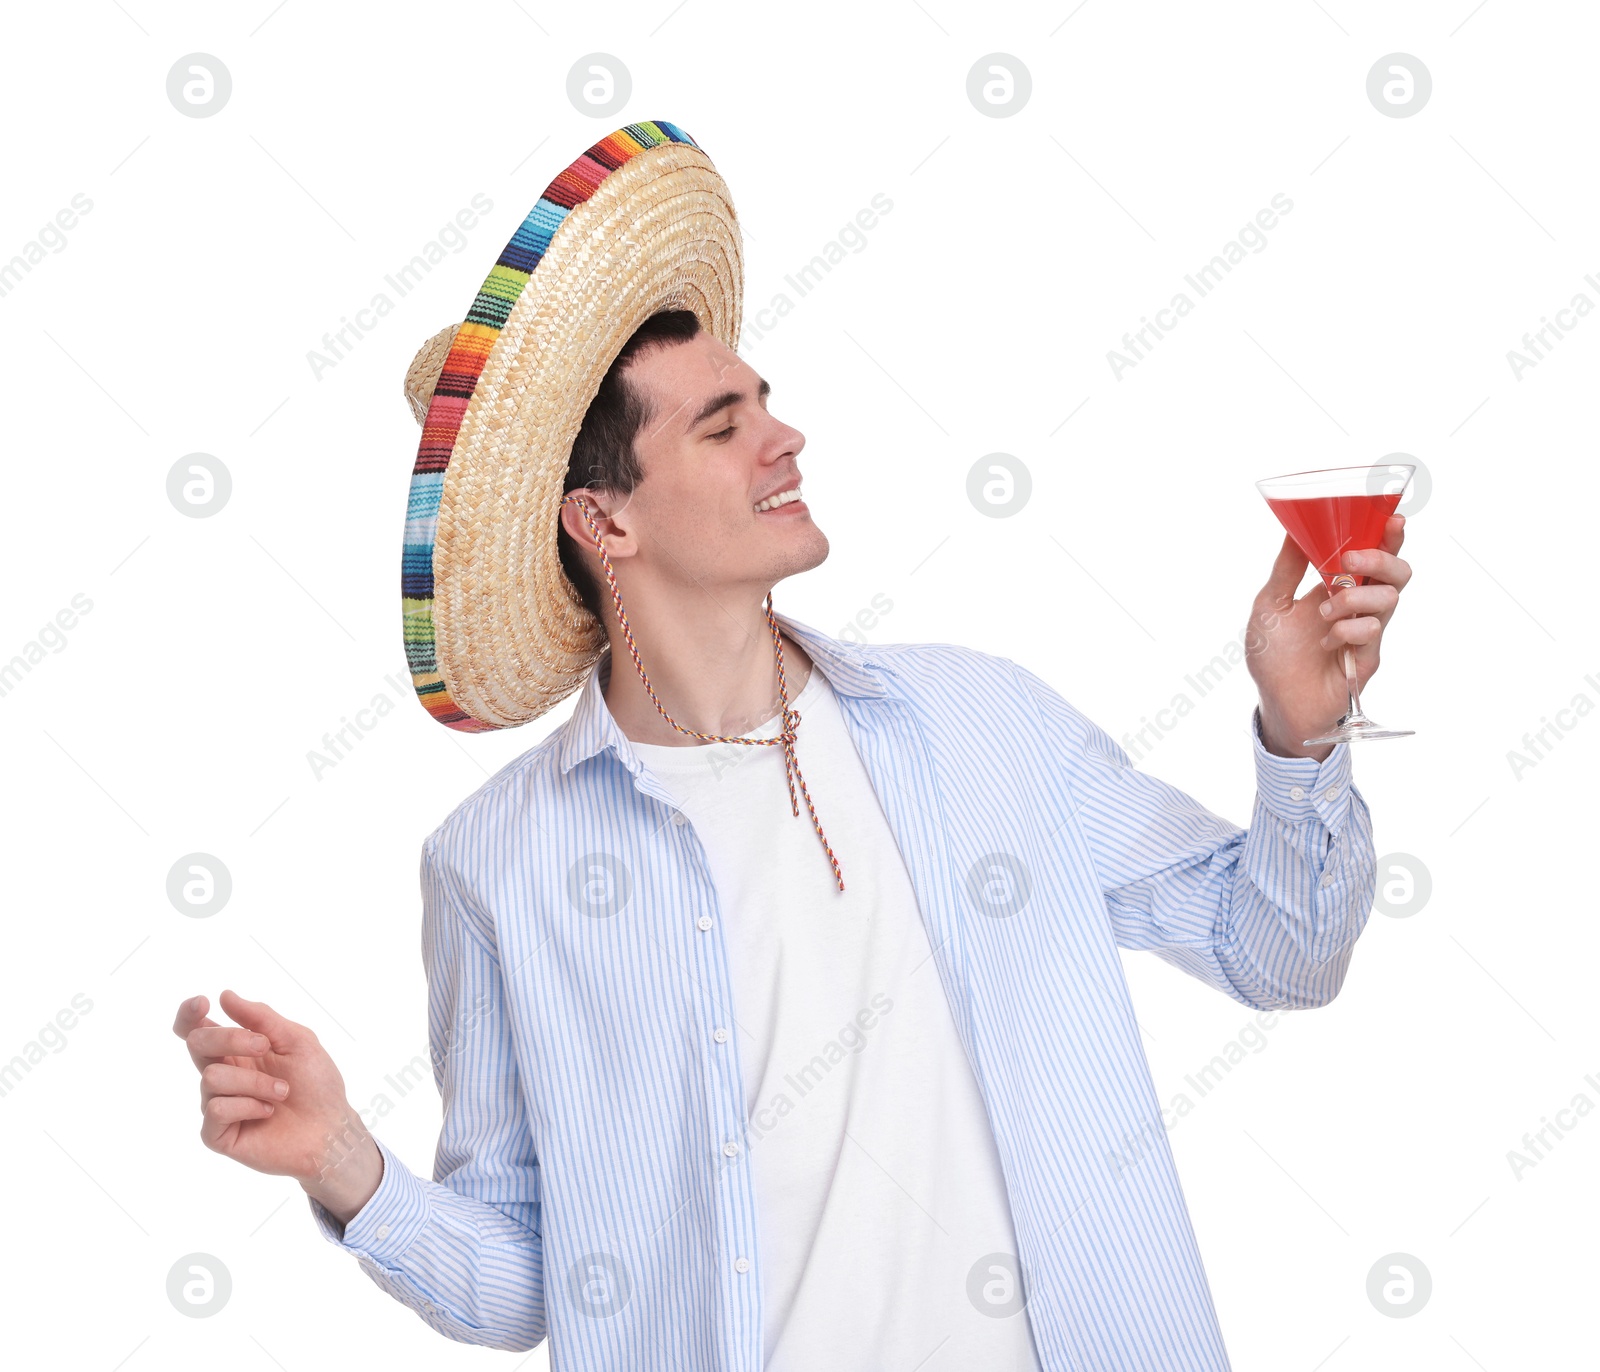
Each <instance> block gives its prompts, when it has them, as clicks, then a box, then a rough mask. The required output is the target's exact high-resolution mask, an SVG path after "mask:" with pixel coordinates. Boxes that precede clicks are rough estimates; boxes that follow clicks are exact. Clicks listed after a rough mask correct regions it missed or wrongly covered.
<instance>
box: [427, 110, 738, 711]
mask: <svg viewBox="0 0 1600 1372" xmlns="http://www.w3.org/2000/svg"><path fill="white" fill-rule="evenodd" d="M743 290H744V262H743V254H742V251H741V244H740V238H739V227H738V219H737V217H736V215H735V213H734V208H733V201H732V197H731V195H730V194H729V192H728V188H727V186H726V184H725V183H724V182H723V180H722V177H721V176H720V175H719V174H718V173H717V170H716V168H715V167H714V166H713V165H712V164H711V160H710V158H708V157H707V156H706V155H705V153H704V152H702V151H701V150H700V148H699V147H698V146H697V145H696V144H695V143H694V142H693V140H692V139H691V138H690V137H689V135H688V134H686V133H684V132H683V131H682V130H681V129H679V128H677V127H676V126H675V125H672V124H669V123H666V122H665V121H662V120H656V121H653V122H650V123H645V124H630V125H628V126H627V127H626V128H623V129H619V130H617V131H616V132H615V133H612V134H610V135H609V136H608V137H606V138H604V139H602V140H601V141H600V142H598V143H596V144H595V145H594V146H593V147H591V148H589V149H588V150H587V151H586V152H585V153H584V154H583V156H582V157H580V158H578V159H577V161H575V162H573V163H572V164H571V166H569V167H568V168H567V169H566V170H565V171H563V172H562V173H561V175H560V176H558V177H556V179H555V180H554V181H552V182H551V183H550V185H549V186H547V187H546V188H545V191H544V194H543V195H542V196H540V198H539V202H538V204H536V205H535V206H534V208H533V210H532V211H531V212H530V213H529V215H528V217H527V219H526V220H524V222H523V224H522V226H521V227H520V228H519V229H518V230H517V233H516V235H515V236H513V238H512V240H511V242H510V243H509V244H507V246H506V248H505V251H504V252H502V253H501V255H500V258H499V260H498V261H497V262H496V263H495V266H494V268H493V269H492V270H491V272H490V273H489V276H488V278H487V279H486V280H485V281H484V284H483V287H482V289H480V291H479V292H478V296H477V298H476V300H475V301H474V302H473V307H472V309H471V310H470V311H469V312H468V315H467V318H466V320H465V322H464V323H462V324H460V325H457V326H452V327H451V328H448V329H443V330H441V331H440V332H439V333H438V334H435V335H434V336H433V337H432V338H431V339H429V340H428V342H427V343H425V344H424V345H423V347H422V349H421V351H419V352H418V354H417V356H416V358H415V359H414V360H413V362H412V364H411V368H410V370H409V371H408V373H407V378H406V390H407V398H408V400H409V401H410V402H411V404H412V408H413V411H414V412H416V411H418V410H419V409H422V408H423V406H424V404H425V413H424V417H423V431H422V442H421V445H420V447H419V448H418V451H417V460H416V465H415V466H414V468H413V469H412V477H411V491H410V500H409V504H408V509H407V521H406V538H405V554H404V566H403V569H402V581H403V587H402V600H403V617H404V630H405V645H406V656H407V660H408V662H409V664H410V668H411V677H412V684H413V686H414V688H415V689H416V692H417V696H418V698H419V699H420V700H421V701H422V703H423V705H424V706H425V707H426V709H427V710H428V712H429V713H430V714H431V715H432V716H433V717H434V718H435V719H437V720H438V721H439V722H440V723H442V724H445V725H448V726H449V727H451V728H454V729H459V730H462V731H463V732H469V733H476V732H481V731H484V730H487V729H505V728H514V727H515V726H517V725H519V724H526V723H527V722H528V721H529V720H531V719H537V718H538V717H539V716H540V715H542V714H544V713H545V712H546V711H547V710H549V709H550V708H551V707H552V706H554V705H555V704H557V703H558V702H559V701H561V700H563V699H564V698H565V697H566V696H568V695H570V694H571V693H572V692H573V691H574V690H576V689H577V688H578V687H579V686H580V685H582V683H583V680H584V678H585V677H586V676H587V674H588V672H589V669H590V668H591V667H592V666H593V665H594V662H595V660H596V659H597V657H598V656H599V654H600V652H601V650H602V649H603V648H604V646H605V635H604V631H603V630H602V628H601V625H600V622H599V621H598V620H597V619H595V617H594V616H593V615H591V614H590V613H589V611H588V610H587V609H585V608H584V606H583V603H582V601H581V599H580V598H579V595H578V591H577V588H576V587H575V586H573V585H572V583H571V582H570V581H569V580H568V578H567V576H566V573H565V571H564V569H563V568H562V566H561V559H560V555H559V553H558V551H557V542H556V533H557V528H558V524H559V515H560V508H561V496H562V486H563V484H564V482H565V478H566V471H567V462H568V459H569V456H570V453H571V449H572V442H573V439H574V438H576V437H577V433H578V429H579V428H580V427H581V426H582V423H583V418H584V415H585V414H586V413H587V411H588V408H589V404H590V402H591V401H592V400H593V399H594V396H595V393H596V392H597V391H598V390H599V389H600V382H601V380H602V379H603V378H604V377H605V374H606V371H607V369H608V368H609V367H610V365H611V363H612V361H613V360H614V359H615V358H616V355H617V353H618V352H620V351H621V349H622V346H623V344H624V343H626V342H627V340H628V338H629V336H630V335H631V334H632V333H633V331H634V330H635V329H637V328H638V327H639V325H640V324H642V323H643V322H644V321H645V320H646V319H648V318H649V317H650V316H651V315H652V314H655V313H657V312H658V311H661V310H671V309H688V310H693V311H694V312H695V314H696V315H697V316H698V318H699V320H700V324H701V327H702V328H704V329H706V330H708V331H709V332H710V333H712V334H713V335H715V336H716V337H717V338H718V339H720V340H721V341H722V342H723V343H725V344H726V345H727V346H728V347H730V348H736V347H737V346H738V339H739V324H740V315H741V309H742V305H743ZM435 378H436V379H435Z"/></svg>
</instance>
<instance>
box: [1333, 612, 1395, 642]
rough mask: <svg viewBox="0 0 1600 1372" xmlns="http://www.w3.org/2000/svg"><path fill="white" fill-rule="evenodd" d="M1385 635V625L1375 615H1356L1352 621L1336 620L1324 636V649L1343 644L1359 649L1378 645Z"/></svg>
mask: <svg viewBox="0 0 1600 1372" xmlns="http://www.w3.org/2000/svg"><path fill="white" fill-rule="evenodd" d="M1382 633H1383V623H1382V621H1380V620H1379V619H1378V618H1377V617H1376V616H1375V615H1356V616H1353V617H1352V618H1350V619H1340V620H1335V621H1334V622H1333V623H1332V624H1330V625H1329V626H1328V632H1327V633H1325V634H1324V635H1323V636H1322V646H1323V647H1324V648H1337V647H1339V646H1340V645H1341V644H1348V645H1349V646H1351V647H1359V646H1362V645H1365V644H1369V643H1370V644H1376V643H1377V641H1378V639H1379V637H1380V635H1382Z"/></svg>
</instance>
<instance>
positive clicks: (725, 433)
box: [706, 424, 735, 442]
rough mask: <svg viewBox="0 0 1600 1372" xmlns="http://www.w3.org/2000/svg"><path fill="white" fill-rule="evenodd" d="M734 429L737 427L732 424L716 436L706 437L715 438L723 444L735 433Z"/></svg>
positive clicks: (708, 436) (708, 435) (719, 431)
mask: <svg viewBox="0 0 1600 1372" xmlns="http://www.w3.org/2000/svg"><path fill="white" fill-rule="evenodd" d="M734 427H735V426H734V425H732V424H730V425H728V427H727V428H726V429H719V430H718V431H717V432H716V433H714V434H707V435H706V437H707V438H715V439H719V440H721V441H723V442H726V441H727V439H728V436H729V435H730V434H732V433H733V431H734Z"/></svg>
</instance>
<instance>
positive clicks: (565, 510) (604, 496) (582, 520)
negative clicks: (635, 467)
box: [561, 486, 637, 563]
mask: <svg viewBox="0 0 1600 1372" xmlns="http://www.w3.org/2000/svg"><path fill="white" fill-rule="evenodd" d="M567 495H568V496H576V497H581V498H582V499H583V500H584V501H585V502H586V504H587V506H588V509H587V517H586V513H585V509H584V506H582V505H580V504H579V503H578V501H577V500H576V499H572V500H568V499H565V498H563V500H562V505H561V527H562V528H564V529H565V530H566V531H567V532H568V533H569V534H570V535H571V536H572V537H573V539H575V540H576V541H577V544H578V546H579V547H580V548H582V549H583V551H584V553H585V554H586V555H587V556H589V557H592V558H593V559H594V560H595V562H596V563H598V562H599V560H600V555H599V553H597V552H596V551H595V546H594V535H595V529H598V530H599V531H600V537H601V538H602V539H603V540H604V542H605V547H606V555H607V556H608V557H611V558H613V559H615V558H619V557H631V556H632V555H633V554H634V552H636V551H637V548H636V547H635V540H634V537H633V533H632V529H631V528H630V527H626V526H625V525H624V524H623V523H622V522H620V521H619V519H616V518H613V517H612V516H613V512H614V513H615V514H616V515H618V516H620V515H621V514H622V511H623V510H624V509H625V508H626V506H627V504H628V497H627V496H625V495H622V494H620V493H618V492H616V491H610V490H596V489H595V488H593V487H589V486H579V487H576V488H574V489H573V490H570V491H568V492H567ZM591 518H592V519H593V521H594V527H593V528H591V527H590V523H589V521H590V519H591Z"/></svg>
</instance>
